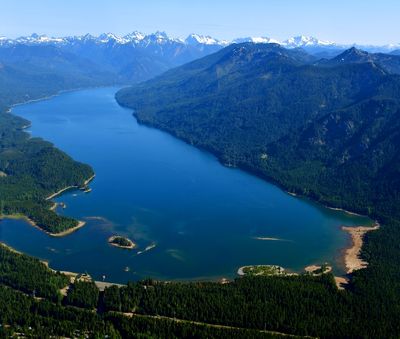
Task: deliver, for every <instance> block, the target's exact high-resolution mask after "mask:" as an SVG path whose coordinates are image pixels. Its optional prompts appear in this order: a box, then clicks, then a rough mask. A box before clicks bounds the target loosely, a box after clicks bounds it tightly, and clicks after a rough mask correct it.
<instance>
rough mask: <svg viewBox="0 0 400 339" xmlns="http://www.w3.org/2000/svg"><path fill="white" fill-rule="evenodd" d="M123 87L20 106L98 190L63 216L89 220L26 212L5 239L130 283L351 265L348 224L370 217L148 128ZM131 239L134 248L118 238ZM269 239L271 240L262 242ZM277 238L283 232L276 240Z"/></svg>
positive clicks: (0, 226) (56, 262)
mask: <svg viewBox="0 0 400 339" xmlns="http://www.w3.org/2000/svg"><path fill="white" fill-rule="evenodd" d="M117 90H118V88H98V89H88V90H80V91H76V92H66V93H63V94H61V95H59V96H56V97H53V98H50V99H48V100H43V101H38V102H32V103H28V104H24V105H20V106H16V107H14V108H13V113H14V114H16V115H19V116H22V117H24V118H26V119H28V120H30V121H31V122H32V126H31V127H30V128H29V129H28V131H29V132H30V133H31V134H32V136H40V137H42V138H44V139H46V140H49V141H51V142H53V143H54V144H55V145H56V146H57V147H58V148H60V149H61V150H63V151H65V152H66V153H68V154H69V155H71V156H72V157H73V158H74V159H76V160H79V161H81V162H85V163H87V164H89V165H91V166H92V167H93V169H94V171H95V173H96V178H95V179H94V180H93V181H92V182H91V183H90V187H91V188H92V192H90V193H83V192H82V191H76V190H75V191H74V190H73V191H69V192H67V193H65V194H63V195H62V196H59V197H58V198H56V199H55V200H56V201H58V202H64V203H65V204H66V208H65V209H63V208H60V207H59V208H58V209H57V211H58V212H59V213H62V214H65V215H69V216H73V217H75V218H77V219H80V220H84V221H86V222H87V224H86V226H84V227H83V228H81V229H79V230H78V231H76V232H75V233H73V234H70V235H68V236H66V237H63V238H53V237H50V236H47V235H46V234H45V233H44V232H41V231H40V230H38V229H36V228H34V227H32V226H30V225H29V224H27V223H26V222H23V221H20V220H4V221H2V222H0V240H1V241H3V242H5V243H7V244H8V245H10V246H12V247H14V248H15V249H17V250H19V251H22V252H25V253H28V254H30V255H33V256H36V257H39V258H42V259H45V260H48V261H49V262H50V266H51V267H52V268H54V269H59V270H67V271H74V272H87V273H89V274H90V275H92V276H93V277H94V278H95V279H97V280H100V279H101V278H102V276H103V275H105V276H106V280H107V281H113V282H121V283H125V282H126V281H128V280H138V279H143V278H147V277H152V278H156V279H169V280H174V279H181V280H191V279H218V278H221V277H226V278H234V277H235V276H236V272H237V270H238V268H239V267H240V266H244V265H252V264H277V265H281V266H283V267H285V268H287V269H290V270H293V271H301V270H302V269H303V268H304V267H305V266H307V265H310V264H315V263H323V262H329V263H331V264H332V265H333V266H334V270H335V273H337V274H341V273H343V272H344V268H343V263H342V261H341V260H340V253H341V251H342V250H343V248H345V247H346V246H348V245H349V243H350V239H349V235H348V234H346V233H345V232H343V231H342V230H341V226H342V225H348V226H353V225H361V224H368V225H369V224H371V220H370V219H368V218H366V217H362V216H356V215H350V214H346V213H344V212H341V211H334V210H330V209H327V208H325V207H322V206H319V205H317V204H314V203H312V202H310V201H308V200H306V199H300V198H297V197H293V196H291V195H289V194H287V193H285V192H284V191H282V190H281V189H280V188H278V187H276V186H274V185H272V184H270V183H268V182H266V181H263V180H261V179H259V178H257V177H255V176H252V175H250V174H247V173H245V172H243V171H241V170H238V169H233V168H227V167H224V166H222V165H221V164H220V163H219V162H218V160H217V159H216V158H215V157H214V156H213V155H211V154H209V153H207V152H204V151H202V150H199V149H196V148H195V147H193V146H190V145H188V144H186V143H184V142H182V141H180V140H178V139H176V138H174V137H172V136H171V135H169V134H167V133H164V132H162V131H159V130H157V129H152V128H149V127H146V126H142V125H139V124H138V123H137V122H136V120H135V118H134V117H133V116H132V112H131V110H129V109H126V108H123V107H120V106H119V105H118V104H117V102H116V101H115V99H114V95H115V92H116V91H117ZM116 234H118V235H123V236H127V237H129V238H130V239H132V240H133V241H134V242H136V243H137V245H138V247H137V248H136V249H134V250H125V249H120V248H116V247H113V246H110V245H109V244H108V242H107V239H108V238H109V237H110V236H112V235H116ZM261 238H264V240H261ZM265 238H275V239H277V240H265Z"/></svg>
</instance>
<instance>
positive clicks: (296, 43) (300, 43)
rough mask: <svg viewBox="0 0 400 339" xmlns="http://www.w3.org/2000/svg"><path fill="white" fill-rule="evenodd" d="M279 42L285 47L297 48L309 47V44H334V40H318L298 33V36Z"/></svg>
mask: <svg viewBox="0 0 400 339" xmlns="http://www.w3.org/2000/svg"><path fill="white" fill-rule="evenodd" d="M280 44H281V45H282V46H285V47H287V48H299V47H311V46H313V47H314V46H324V47H326V46H331V47H332V46H335V43H334V42H331V41H325V40H319V39H317V38H314V37H309V36H304V35H299V36H296V37H293V38H290V39H287V40H285V41H282V42H281V43H280Z"/></svg>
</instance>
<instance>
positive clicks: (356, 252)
mask: <svg viewBox="0 0 400 339" xmlns="http://www.w3.org/2000/svg"><path fill="white" fill-rule="evenodd" d="M377 229H379V224H378V223H376V224H375V226H372V227H368V226H358V227H346V226H343V227H342V230H343V231H346V232H348V233H349V234H350V236H351V239H352V242H353V244H352V246H351V247H350V248H348V249H347V250H346V252H345V256H344V262H345V265H346V270H347V273H351V272H353V271H355V270H359V269H361V268H364V267H367V265H368V263H367V262H366V261H364V260H362V259H361V258H360V253H361V248H362V245H363V238H364V235H365V234H366V233H367V232H370V231H375V230H377Z"/></svg>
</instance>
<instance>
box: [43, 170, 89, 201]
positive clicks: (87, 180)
mask: <svg viewBox="0 0 400 339" xmlns="http://www.w3.org/2000/svg"><path fill="white" fill-rule="evenodd" d="M95 176H96V174H93V175H92V176H91V177H90V178H89V179H86V180H85V181H84V182H83V185H82V186H83V187H84V186H87V185H88V184H89V182H91V181H92V180H93V179H94V178H95ZM72 188H79V186H77V185H73V186H67V187H64V188H62V189H60V190H59V191H57V192H55V193H53V194H51V195H49V196H48V197H47V198H46V200H50V199H53V198H55V197H56V196H58V195H60V194H61V193H63V192H65V191H67V190H70V189H72Z"/></svg>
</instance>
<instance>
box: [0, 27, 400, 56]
mask: <svg viewBox="0 0 400 339" xmlns="http://www.w3.org/2000/svg"><path fill="white" fill-rule="evenodd" d="M82 42H91V43H95V44H108V45H109V44H111V45H132V46H136V47H145V48H148V47H151V46H156V45H158V46H161V45H180V46H181V47H185V46H191V47H201V48H204V47H205V46H213V47H214V48H216V47H219V48H222V47H225V46H227V45H229V44H231V43H243V42H253V43H266V44H268V43H276V44H280V45H282V46H284V47H285V48H304V49H306V50H307V51H308V52H311V53H313V52H320V51H321V49H331V50H332V49H338V50H344V49H348V48H350V47H352V46H354V47H357V48H360V49H364V50H367V51H370V52H385V53H387V52H390V51H394V50H397V49H400V43H398V44H388V45H384V46H373V45H359V44H352V45H343V44H337V43H335V42H332V41H326V40H320V39H318V38H315V37H311V36H304V35H299V36H296V37H292V38H289V39H287V40H284V41H280V40H278V39H274V38H270V37H265V36H262V37H246V38H238V39H234V40H232V41H227V40H218V39H215V38H213V37H211V36H205V35H199V34H190V35H189V36H188V37H186V38H185V39H182V38H171V37H169V36H168V35H167V34H166V33H165V32H155V33H152V34H144V33H141V32H138V31H134V32H132V33H129V34H127V35H124V36H119V35H116V34H113V33H103V34H100V35H99V36H93V35H90V34H86V35H82V36H69V37H48V36H46V35H38V34H32V35H30V36H26V37H19V38H17V39H9V38H6V37H0V46H4V45H16V44H26V45H37V44H40V45H46V44H48V45H71V44H76V43H82Z"/></svg>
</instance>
